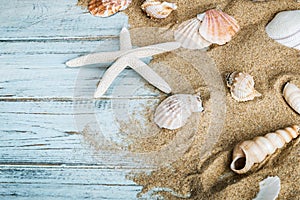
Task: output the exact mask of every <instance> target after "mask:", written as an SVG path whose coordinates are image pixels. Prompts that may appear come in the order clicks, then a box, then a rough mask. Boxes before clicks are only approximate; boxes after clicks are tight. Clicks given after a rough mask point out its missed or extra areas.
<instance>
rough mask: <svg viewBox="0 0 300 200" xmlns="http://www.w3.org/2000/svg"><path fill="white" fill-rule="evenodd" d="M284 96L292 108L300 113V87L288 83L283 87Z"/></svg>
mask: <svg viewBox="0 0 300 200" xmlns="http://www.w3.org/2000/svg"><path fill="white" fill-rule="evenodd" d="M283 97H284V99H285V100H286V102H287V103H288V104H289V105H290V106H291V108H293V109H294V110H295V111H296V112H297V113H298V114H300V89H299V88H298V87H297V86H296V85H294V84H292V83H286V84H285V86H284V89H283Z"/></svg>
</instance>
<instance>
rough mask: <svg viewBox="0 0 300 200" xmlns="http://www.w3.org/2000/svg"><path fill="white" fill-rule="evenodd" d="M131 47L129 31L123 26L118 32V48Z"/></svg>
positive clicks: (127, 48)
mask: <svg viewBox="0 0 300 200" xmlns="http://www.w3.org/2000/svg"><path fill="white" fill-rule="evenodd" d="M129 49H132V44H131V38H130V33H129V31H128V29H127V28H126V27H123V28H122V30H121V33H120V50H129Z"/></svg>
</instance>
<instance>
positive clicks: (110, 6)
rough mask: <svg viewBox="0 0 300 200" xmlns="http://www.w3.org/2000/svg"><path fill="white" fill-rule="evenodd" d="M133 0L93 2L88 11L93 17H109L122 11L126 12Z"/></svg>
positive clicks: (92, 0) (100, 0)
mask: <svg viewBox="0 0 300 200" xmlns="http://www.w3.org/2000/svg"><path fill="white" fill-rule="evenodd" d="M130 3H131V0H91V1H90V2H89V5H88V9H89V11H90V13H91V14H92V15H95V16H99V17H109V16H111V15H113V14H115V13H117V12H119V11H121V10H125V9H126V8H127V7H128V6H129V4H130Z"/></svg>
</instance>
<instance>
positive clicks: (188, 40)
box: [174, 18, 211, 49]
mask: <svg viewBox="0 0 300 200" xmlns="http://www.w3.org/2000/svg"><path fill="white" fill-rule="evenodd" d="M200 25H201V21H200V20H199V19H198V18H192V19H190V20H187V21H184V22H183V23H181V24H180V25H179V27H178V28H177V29H176V30H175V31H174V38H175V40H176V41H177V42H180V43H181V46H182V47H183V48H187V49H203V48H205V47H208V46H209V45H211V43H210V42H208V41H207V40H205V39H204V38H203V37H202V36H201V35H200V33H199V28H200Z"/></svg>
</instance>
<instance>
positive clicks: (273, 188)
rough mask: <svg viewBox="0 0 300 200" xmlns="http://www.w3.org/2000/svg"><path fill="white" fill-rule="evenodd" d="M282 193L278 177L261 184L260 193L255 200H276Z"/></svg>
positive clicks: (270, 177)
mask: <svg viewBox="0 0 300 200" xmlns="http://www.w3.org/2000/svg"><path fill="white" fill-rule="evenodd" d="M279 192H280V178H279V177H278V176H275V177H272V176H268V178H266V179H264V180H262V181H261V182H259V192H258V194H257V196H256V197H255V198H254V199H253V200H268V199H269V200H275V199H276V198H277V197H278V195H279Z"/></svg>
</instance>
